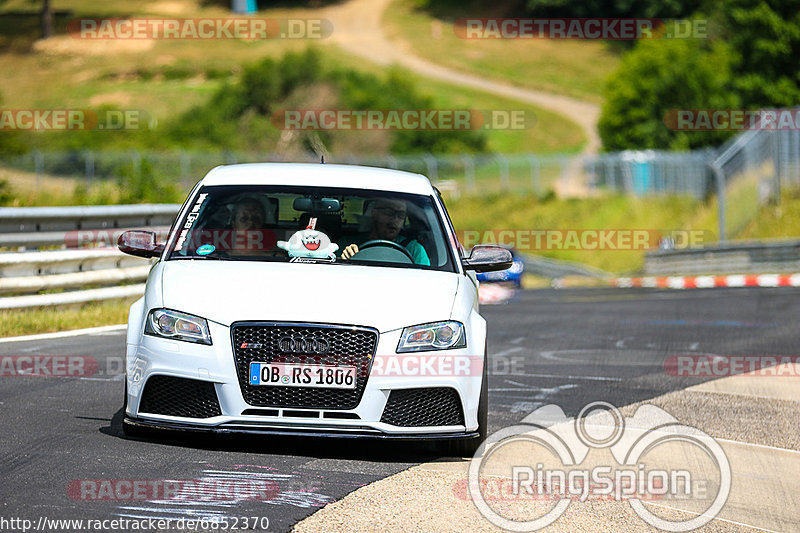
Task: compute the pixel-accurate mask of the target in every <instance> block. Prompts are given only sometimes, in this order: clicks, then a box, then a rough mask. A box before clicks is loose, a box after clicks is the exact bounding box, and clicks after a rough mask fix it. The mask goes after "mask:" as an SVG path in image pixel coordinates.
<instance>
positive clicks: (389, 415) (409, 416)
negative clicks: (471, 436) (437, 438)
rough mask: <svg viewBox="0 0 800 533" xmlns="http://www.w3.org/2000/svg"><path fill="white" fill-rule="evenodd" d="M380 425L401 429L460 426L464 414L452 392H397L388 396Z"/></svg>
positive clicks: (416, 390) (451, 390)
mask: <svg viewBox="0 0 800 533" xmlns="http://www.w3.org/2000/svg"><path fill="white" fill-rule="evenodd" d="M381 422H385V423H386V424H392V425H393V426H401V427H419V426H463V425H464V411H463V410H462V409H461V400H460V399H459V397H458V391H456V390H455V389H451V388H449V387H441V388H426V389H400V390H393V391H392V392H390V393H389V400H388V401H387V402H386V407H385V408H384V409H383V416H381Z"/></svg>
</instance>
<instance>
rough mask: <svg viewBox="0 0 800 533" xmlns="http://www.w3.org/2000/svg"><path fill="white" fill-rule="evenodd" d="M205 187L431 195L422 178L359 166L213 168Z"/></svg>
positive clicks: (291, 164) (242, 165)
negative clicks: (296, 187) (300, 187)
mask: <svg viewBox="0 0 800 533" xmlns="http://www.w3.org/2000/svg"><path fill="white" fill-rule="evenodd" d="M201 184H202V185H308V186H328V187H345V188H356V189H375V190H380V191H392V192H405V193H412V194H424V195H430V194H432V193H433V187H432V186H431V182H430V181H429V180H428V178H426V177H425V176H423V175H421V174H414V173H411V172H404V171H402V170H390V169H386V168H377V167H366V166H359V165H331V164H327V163H326V164H319V163H246V164H238V165H223V166H219V167H216V168H213V169H211V170H210V171H209V173H208V174H206V176H205V178H203V180H202V182H201Z"/></svg>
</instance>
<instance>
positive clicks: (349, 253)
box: [342, 244, 358, 259]
mask: <svg viewBox="0 0 800 533" xmlns="http://www.w3.org/2000/svg"><path fill="white" fill-rule="evenodd" d="M357 253H358V245H357V244H350V245H348V246H345V248H344V250H342V259H350V258H351V257H353V256H354V255H356V254H357Z"/></svg>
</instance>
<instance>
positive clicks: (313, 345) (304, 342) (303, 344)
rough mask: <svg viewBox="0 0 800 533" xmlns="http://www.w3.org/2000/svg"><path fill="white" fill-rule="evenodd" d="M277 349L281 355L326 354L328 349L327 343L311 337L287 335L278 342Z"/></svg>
mask: <svg viewBox="0 0 800 533" xmlns="http://www.w3.org/2000/svg"><path fill="white" fill-rule="evenodd" d="M278 348H280V350H281V351H282V352H283V353H299V354H309V353H314V354H326V353H328V350H329V348H330V345H329V344H328V341H327V340H325V339H320V338H317V337H311V336H301V335H287V336H285V337H281V338H280V340H279V341H278Z"/></svg>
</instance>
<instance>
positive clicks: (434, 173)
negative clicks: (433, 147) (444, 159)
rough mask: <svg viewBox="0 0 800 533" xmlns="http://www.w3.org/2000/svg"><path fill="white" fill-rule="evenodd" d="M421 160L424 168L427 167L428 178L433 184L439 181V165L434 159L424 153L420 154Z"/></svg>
mask: <svg viewBox="0 0 800 533" xmlns="http://www.w3.org/2000/svg"><path fill="white" fill-rule="evenodd" d="M422 160H423V161H424V162H425V166H426V167H428V178H429V179H430V180H431V181H432V182H434V183H435V182H437V181H439V164H438V163H437V162H436V158H435V157H433V155H431V154H429V153H426V154H422Z"/></svg>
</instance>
